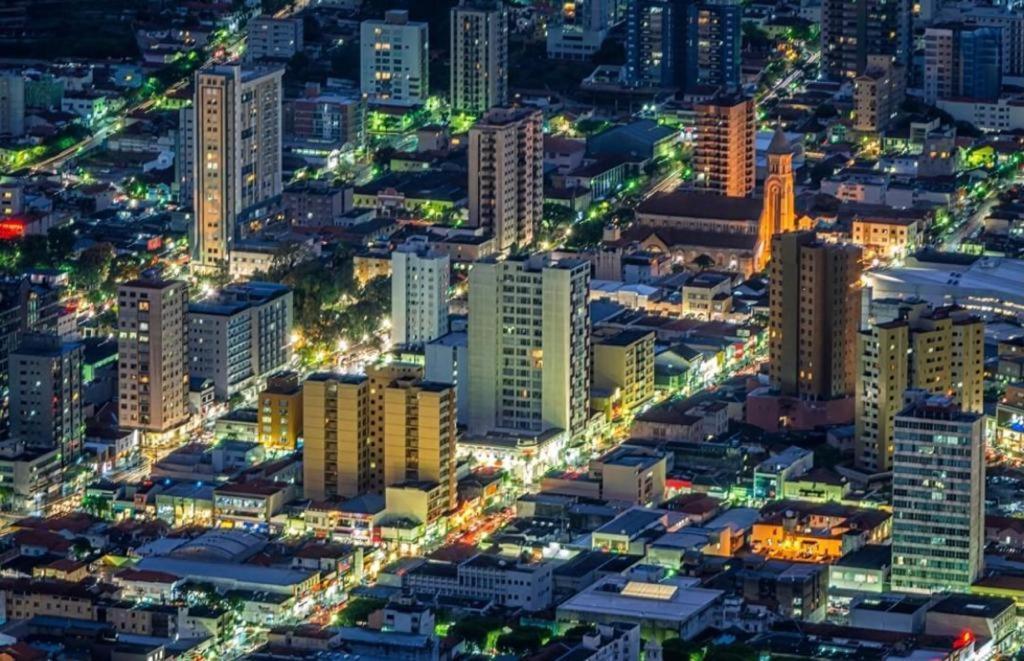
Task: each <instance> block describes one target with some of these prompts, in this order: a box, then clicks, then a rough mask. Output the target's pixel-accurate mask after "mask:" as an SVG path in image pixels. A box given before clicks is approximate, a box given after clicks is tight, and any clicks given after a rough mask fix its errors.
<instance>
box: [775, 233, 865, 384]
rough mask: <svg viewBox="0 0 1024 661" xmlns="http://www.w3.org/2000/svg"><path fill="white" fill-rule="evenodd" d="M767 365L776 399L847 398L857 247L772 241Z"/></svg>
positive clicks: (852, 368)
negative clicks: (784, 397) (784, 396)
mask: <svg viewBox="0 0 1024 661" xmlns="http://www.w3.org/2000/svg"><path fill="white" fill-rule="evenodd" d="M772 244H773V247H772V255H773V259H772V263H771V270H770V273H769V281H770V299H771V310H770V317H769V327H768V333H769V340H768V342H769V365H770V375H771V383H772V385H773V386H774V387H775V388H777V389H778V390H779V391H780V392H781V393H782V394H784V395H790V396H796V397H802V398H808V399H822V400H827V399H836V398H845V397H850V396H852V395H853V392H854V382H855V380H856V358H857V354H856V344H857V342H856V338H857V335H856V334H857V327H858V324H859V323H860V307H861V306H860V293H859V291H860V273H861V266H860V257H861V250H860V248H858V247H856V246H849V245H834V244H825V243H821V242H819V241H817V240H816V238H815V235H814V233H813V232H790V233H787V234H779V235H776V236H775V237H774V239H773V240H772Z"/></svg>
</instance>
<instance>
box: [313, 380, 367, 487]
mask: <svg viewBox="0 0 1024 661" xmlns="http://www.w3.org/2000/svg"><path fill="white" fill-rule="evenodd" d="M369 397H370V383H369V380H368V379H367V378H366V377H365V376H353V375H343V374H329V373H319V374H313V375H311V376H310V377H309V378H308V379H306V381H305V382H304V383H303V384H302V428H303V429H302V474H303V488H304V489H305V495H306V498H309V499H311V500H325V499H328V498H333V497H344V498H351V497H355V496H358V495H360V494H364V493H368V492H369V491H370V488H369V479H368V473H369V470H370V468H369V463H370V460H369V443H368V439H369V434H370V408H369Z"/></svg>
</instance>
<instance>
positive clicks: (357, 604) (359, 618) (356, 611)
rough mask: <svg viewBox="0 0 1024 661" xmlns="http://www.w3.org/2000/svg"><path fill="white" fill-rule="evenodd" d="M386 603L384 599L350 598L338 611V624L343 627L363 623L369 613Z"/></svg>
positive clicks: (368, 616)
mask: <svg viewBox="0 0 1024 661" xmlns="http://www.w3.org/2000/svg"><path fill="white" fill-rule="evenodd" d="M387 603H388V602H387V601H385V600H384V599H373V598H370V597H356V598H355V599H350V600H349V601H348V603H347V604H345V608H344V609H343V610H342V611H341V612H340V613H338V625H339V626H343V627H356V626H360V625H364V624H366V622H367V620H368V619H369V618H370V615H372V614H373V613H374V612H376V611H379V610H380V609H381V608H384V606H386V605H387Z"/></svg>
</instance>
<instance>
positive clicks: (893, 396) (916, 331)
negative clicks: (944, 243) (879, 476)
mask: <svg viewBox="0 0 1024 661" xmlns="http://www.w3.org/2000/svg"><path fill="white" fill-rule="evenodd" d="M984 335H985V323H984V322H983V321H982V320H981V319H980V318H978V317H976V316H974V315H972V314H970V313H969V312H967V311H966V310H963V309H960V308H938V309H931V308H930V307H929V306H928V305H927V304H926V303H924V302H908V303H907V304H906V305H905V306H901V308H900V309H899V311H898V316H897V317H896V318H893V319H884V320H879V321H878V322H877V323H875V324H873V325H872V326H870V327H869V328H867V329H865V330H863V331H861V332H860V334H859V346H858V354H859V361H860V368H859V369H858V370H857V373H858V375H859V377H858V379H857V399H856V414H855V420H856V434H855V436H854V443H855V450H856V451H855V459H856V463H857V466H858V467H860V468H863V469H865V470H871V471H878V472H881V471H887V470H890V469H891V467H892V453H893V419H894V418H895V416H896V413H897V412H899V411H900V410H901V409H902V408H903V404H904V402H903V393H904V392H905V391H906V390H908V389H917V390H921V391H924V392H927V393H931V394H935V395H945V396H950V397H952V398H953V401H954V402H955V403H956V404H957V405H958V406H960V407H961V408H962V409H963V410H964V411H966V412H968V413H981V412H982V409H983V403H984V383H983V381H984V360H985V356H984V348H985V342H984Z"/></svg>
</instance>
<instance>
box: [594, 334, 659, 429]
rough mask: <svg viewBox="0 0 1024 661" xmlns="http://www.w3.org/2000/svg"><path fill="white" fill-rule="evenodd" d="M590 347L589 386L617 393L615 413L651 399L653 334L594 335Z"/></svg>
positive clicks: (630, 408)
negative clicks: (592, 351)
mask: <svg viewBox="0 0 1024 661" xmlns="http://www.w3.org/2000/svg"><path fill="white" fill-rule="evenodd" d="M593 348H594V365H593V368H594V376H593V387H594V388H595V389H598V390H605V391H609V392H612V393H617V396H613V400H614V401H615V402H616V403H617V405H616V406H615V407H614V408H615V409H616V410H617V411H620V412H623V413H624V412H628V411H632V410H634V409H636V408H638V407H639V406H641V405H642V404H644V403H646V402H647V401H648V400H650V398H651V397H653V396H654V331H646V330H622V331H616V332H613V333H612V334H605V335H601V336H598V335H597V334H595V336H594V338H593Z"/></svg>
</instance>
